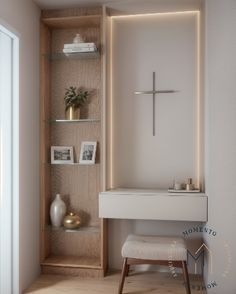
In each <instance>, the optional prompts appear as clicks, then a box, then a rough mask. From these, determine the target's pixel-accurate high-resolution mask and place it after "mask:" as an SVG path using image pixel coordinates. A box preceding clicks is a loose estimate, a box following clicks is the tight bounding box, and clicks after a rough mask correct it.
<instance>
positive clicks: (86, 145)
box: [79, 142, 97, 164]
mask: <svg viewBox="0 0 236 294" xmlns="http://www.w3.org/2000/svg"><path fill="white" fill-rule="evenodd" d="M96 150H97V142H82V143H81V149H80V158H79V163H80V164H95V158H96Z"/></svg>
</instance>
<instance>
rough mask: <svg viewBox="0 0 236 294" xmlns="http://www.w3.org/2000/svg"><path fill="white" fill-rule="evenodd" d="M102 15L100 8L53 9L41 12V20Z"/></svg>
mask: <svg viewBox="0 0 236 294" xmlns="http://www.w3.org/2000/svg"><path fill="white" fill-rule="evenodd" d="M97 14H102V8H101V7H89V8H88V7H80V8H69V9H59V10H58V9H55V10H54V9H53V10H43V11H42V18H50V17H65V16H68V17H70V16H83V15H97Z"/></svg>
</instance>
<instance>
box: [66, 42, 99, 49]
mask: <svg viewBox="0 0 236 294" xmlns="http://www.w3.org/2000/svg"><path fill="white" fill-rule="evenodd" d="M81 47H83V48H84V47H86V48H87V47H89V48H90V47H92V48H96V45H95V43H73V44H64V49H70V48H81Z"/></svg>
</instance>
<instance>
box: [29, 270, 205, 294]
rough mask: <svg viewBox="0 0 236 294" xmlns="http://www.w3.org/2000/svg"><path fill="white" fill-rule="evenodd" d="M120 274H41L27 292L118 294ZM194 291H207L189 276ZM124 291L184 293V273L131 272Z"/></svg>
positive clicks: (201, 293) (195, 293) (196, 293)
mask: <svg viewBox="0 0 236 294" xmlns="http://www.w3.org/2000/svg"><path fill="white" fill-rule="evenodd" d="M119 278H120V273H111V274H109V275H108V276H106V277H105V278H100V279H98V278H96V279H85V278H79V277H66V276H56V275H41V276H40V277H39V278H38V279H37V280H36V281H35V283H34V284H33V285H32V286H31V287H30V288H29V289H28V290H27V291H25V292H24V293H32V294H62V293H68V294H83V293H84V294H99V293H103V294H116V293H117V289H118V283H119ZM190 281H191V285H192V294H205V293H206V292H205V291H204V290H202V287H201V286H202V281H201V279H200V278H199V277H197V276H190ZM123 293H124V294H144V293H145V294H146V293H150V294H171V293H172V294H185V293H186V292H185V288H184V285H183V279H182V275H180V274H179V275H178V276H177V277H172V276H171V274H169V273H157V272H142V273H138V272H133V273H132V272H131V274H130V276H129V277H127V278H126V281H125V286H124V291H123Z"/></svg>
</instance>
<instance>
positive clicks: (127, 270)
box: [125, 264, 130, 277]
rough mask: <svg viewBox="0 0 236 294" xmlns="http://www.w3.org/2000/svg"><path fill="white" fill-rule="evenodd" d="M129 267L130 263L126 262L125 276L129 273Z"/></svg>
mask: <svg viewBox="0 0 236 294" xmlns="http://www.w3.org/2000/svg"><path fill="white" fill-rule="evenodd" d="M129 268H130V265H129V264H127V266H126V273H125V276H126V277H128V275H129Z"/></svg>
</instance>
